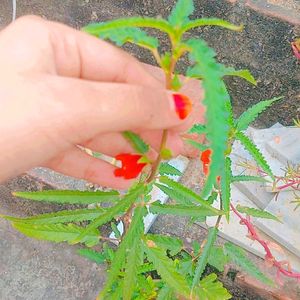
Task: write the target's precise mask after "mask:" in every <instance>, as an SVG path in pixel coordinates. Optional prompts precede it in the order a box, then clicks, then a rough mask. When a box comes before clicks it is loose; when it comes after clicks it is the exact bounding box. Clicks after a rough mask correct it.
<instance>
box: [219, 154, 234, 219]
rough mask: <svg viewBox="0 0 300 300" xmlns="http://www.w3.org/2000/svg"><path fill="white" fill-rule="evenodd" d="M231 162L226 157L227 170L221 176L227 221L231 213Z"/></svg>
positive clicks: (223, 206)
mask: <svg viewBox="0 0 300 300" xmlns="http://www.w3.org/2000/svg"><path fill="white" fill-rule="evenodd" d="M231 176H232V175H231V160H230V158H229V157H226V162H225V169H224V172H223V174H222V176H221V193H222V208H223V209H224V211H225V213H226V218H227V220H228V219H229V211H230V196H231V188H230V183H231Z"/></svg>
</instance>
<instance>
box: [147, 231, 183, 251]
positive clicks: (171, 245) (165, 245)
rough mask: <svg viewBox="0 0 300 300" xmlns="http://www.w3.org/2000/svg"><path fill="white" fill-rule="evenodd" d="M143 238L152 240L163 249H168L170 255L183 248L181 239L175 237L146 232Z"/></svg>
mask: <svg viewBox="0 0 300 300" xmlns="http://www.w3.org/2000/svg"><path fill="white" fill-rule="evenodd" d="M145 238H146V240H147V241H148V240H151V241H153V242H154V243H155V245H156V246H157V247H159V248H160V249H164V250H165V251H167V250H169V251H170V255H171V256H174V255H176V254H177V253H179V252H180V251H181V250H182V248H183V242H182V240H180V239H177V238H175V237H170V236H166V235H158V234H147V235H146V236H145Z"/></svg>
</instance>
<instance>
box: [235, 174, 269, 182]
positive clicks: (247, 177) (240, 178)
mask: <svg viewBox="0 0 300 300" xmlns="http://www.w3.org/2000/svg"><path fill="white" fill-rule="evenodd" d="M240 181H258V182H268V180H267V179H265V178H263V177H260V176H251V175H237V176H232V177H231V182H240Z"/></svg>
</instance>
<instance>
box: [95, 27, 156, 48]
mask: <svg viewBox="0 0 300 300" xmlns="http://www.w3.org/2000/svg"><path fill="white" fill-rule="evenodd" d="M99 37H100V38H102V39H105V40H111V41H112V42H114V43H116V45H117V46H122V45H124V44H125V43H132V44H136V45H139V46H140V47H144V48H147V49H156V48H157V47H158V40H157V38H155V37H153V36H149V35H148V34H147V33H146V32H145V31H143V30H141V29H139V28H135V27H125V28H117V29H116V28H112V29H108V30H104V31H101V32H100V34H99Z"/></svg>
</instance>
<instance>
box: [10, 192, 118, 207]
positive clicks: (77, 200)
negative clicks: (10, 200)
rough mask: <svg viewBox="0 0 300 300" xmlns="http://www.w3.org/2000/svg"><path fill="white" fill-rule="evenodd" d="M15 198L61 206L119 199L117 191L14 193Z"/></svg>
mask: <svg viewBox="0 0 300 300" xmlns="http://www.w3.org/2000/svg"><path fill="white" fill-rule="evenodd" d="M13 195H14V196H16V197H20V198H25V199H29V200H34V201H45V202H52V203H59V204H83V205H88V204H93V203H100V202H111V201H116V200H118V199H119V193H118V192H117V191H109V192H102V191H96V192H89V191H62V190H49V191H40V192H14V193H13Z"/></svg>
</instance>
